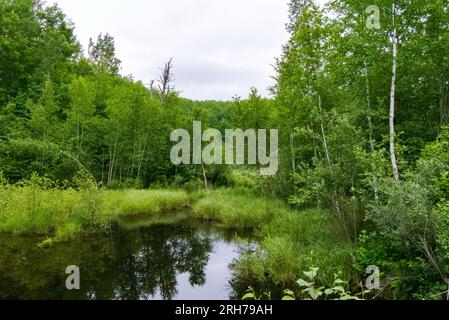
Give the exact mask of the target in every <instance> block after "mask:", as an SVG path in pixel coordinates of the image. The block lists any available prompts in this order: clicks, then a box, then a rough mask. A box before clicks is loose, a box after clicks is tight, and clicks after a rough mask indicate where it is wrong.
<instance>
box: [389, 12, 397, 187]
mask: <svg viewBox="0 0 449 320" xmlns="http://www.w3.org/2000/svg"><path fill="white" fill-rule="evenodd" d="M392 42H393V66H392V75H391V90H390V158H391V167H392V171H393V177H394V180H396V181H398V180H399V170H398V164H397V160H396V151H395V131H394V113H395V112H394V109H395V94H396V66H397V65H396V64H397V50H398V48H397V46H398V35H397V30H396V8H395V5H394V4H393V33H392Z"/></svg>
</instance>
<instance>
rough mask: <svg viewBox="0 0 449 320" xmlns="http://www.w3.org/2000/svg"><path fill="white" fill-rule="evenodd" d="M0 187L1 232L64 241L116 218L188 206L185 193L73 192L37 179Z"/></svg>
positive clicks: (161, 191) (138, 191)
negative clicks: (48, 236)
mask: <svg viewBox="0 0 449 320" xmlns="http://www.w3.org/2000/svg"><path fill="white" fill-rule="evenodd" d="M36 180H37V178H35V181H32V182H28V183H26V184H22V185H14V186H12V185H5V184H3V185H0V194H1V197H0V231H4V232H5V231H6V232H15V233H39V234H52V235H54V236H55V237H56V238H59V239H66V238H70V237H72V236H74V235H75V234H78V233H80V232H82V231H83V230H86V229H87V228H89V227H96V228H98V227H100V228H101V227H104V226H106V225H107V222H108V221H109V220H110V219H113V218H115V217H118V216H126V215H138V214H156V213H160V212H162V211H165V210H173V209H177V208H183V207H186V206H188V204H189V199H188V196H187V194H186V192H184V191H171V190H122V191H110V190H96V189H86V190H75V189H71V188H69V189H59V188H57V187H53V186H42V183H41V182H42V181H41V180H37V181H36Z"/></svg>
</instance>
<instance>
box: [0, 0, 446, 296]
mask: <svg viewBox="0 0 449 320" xmlns="http://www.w3.org/2000/svg"><path fill="white" fill-rule="evenodd" d="M373 6H374V7H373ZM367 8H370V9H369V10H367ZM254 14H256V13H254ZM376 15H378V16H379V17H380V24H378V25H376V24H375V23H374V24H373V21H374V22H376V21H375V20H376ZM74 28H75V25H74V23H73V22H72V21H70V20H69V19H68V18H67V16H66V15H65V14H64V12H62V10H61V9H60V8H58V6H56V5H53V6H49V5H46V4H45V3H44V2H43V1H41V0H0V299H2V298H31V299H35V298H46V297H49V298H73V296H67V293H65V292H64V290H62V289H61V288H59V289H58V290H56V289H55V291H52V292H48V290H49V289H48V288H47V289H45V286H43V285H42V281H43V282H45V283H51V286H50V288H52V287H54V286H57V284H58V283H59V282H60V278H61V277H62V278H64V277H65V276H66V275H65V274H64V272H63V271H64V270H63V271H62V276H60V275H58V277H60V278H57V279H56V280H55V279H53V278H52V276H49V274H48V273H50V271H47V273H45V277H46V278H48V279H47V280H48V281H47V280H42V279H41V280H38V279H35V278H33V276H32V275H31V271H29V272H28V269H27V268H31V267H32V266H31V265H30V262H29V261H28V262H23V261H22V262H21V260H20V259H21V256H22V255H26V254H32V255H33V256H36V255H37V253H36V251H35V250H39V251H38V252H41V255H42V257H41V258H39V259H41V260H39V261H45V268H46V269H47V270H53V269H52V268H54V269H55V270H56V269H57V268H59V267H60V269H61V268H64V269H65V266H66V265H70V264H77V263H78V264H79V265H80V267H81V269H82V266H83V265H88V266H90V267H92V268H93V269H95V268H98V272H102V271H101V270H102V268H103V267H101V266H103V264H104V265H107V263H106V262H104V261H109V260H104V259H113V260H114V265H120V266H122V267H123V269H120V268H118V269H117V270H121V271H117V270H115V269H114V270H115V271H114V272H113V273H112V274H114V275H116V278H115V279H116V280H114V281H117V287H121V288H122V291H123V295H121V296H120V298H123V299H141V298H142V297H146V296H144V295H143V294H149V295H151V294H153V293H154V292H155V290H156V289H155V287H156V284H155V283H156V282H158V281H159V282H160V285H159V286H160V294H161V297H162V298H164V299H171V298H173V297H174V296H175V295H176V290H175V289H174V287H175V284H176V279H175V278H176V274H177V273H182V272H187V271H189V270H190V271H189V272H190V274H191V276H190V278H189V279H190V283H191V284H192V286H193V284H196V285H202V284H204V282H205V281H206V279H205V278H204V272H205V271H204V263H205V261H207V252H209V251H210V246H211V243H210V242H207V241H206V240H204V238H203V237H202V236H198V237H197V236H192V235H191V234H190V233H189V232H187V231H185V232H184V231H182V230H184V229H177V231H175V230H174V229H173V230H172V229H167V230H170V232H168V231H167V232H166V233H164V235H165V234H166V236H167V237H168V239H171V240H170V241H171V242H170V243H171V244H170V246H169V248H165V247H164V250H165V249H167V250H165V251H164V250H162V249H161V248H162V247H161V246H164V243H165V242H164V241H158V239H156V238H153V237H155V236H153V235H151V234H146V233H145V232H144V231H143V229H138V227H136V226H135V225H133V224H135V223H137V222H136V219H142V218H144V220H145V223H147V224H148V226H149V225H151V228H153V229H151V230H165V229H161V228H162V227H161V226H162V225H165V226H166V227H167V228H170V226H171V225H173V224H174V223H175V224H176V223H179V219H178V218H179V217H178V215H177V213H176V212H179V211H182V212H185V214H186V216H187V217H188V219H192V220H194V222H192V223H194V224H195V228H196V225H197V224H200V225H201V228H203V227H204V226H205V225H207V226H208V227H211V228H219V229H220V230H224V231H223V232H225V233H226V236H225V239H228V238H227V237H233V236H232V235H236V237H237V238H238V239H237V240H236V241H237V242H242V243H245V242H246V245H245V244H244V245H243V247H244V248H242V249H241V251H242V252H241V253H240V254H239V256H238V257H237V258H235V259H233V261H232V263H231V265H230V270H229V273H230V274H231V275H232V279H231V281H230V282H231V283H232V288H233V289H234V294H233V295H232V297H231V298H235V299H281V298H283V299H314V300H315V299H394V300H404V299H406V300H407V299H428V300H442V299H444V300H446V299H449V54H448V52H449V1H447V0H433V1H425V0H415V1H410V0H369V1H367V0H330V1H329V3H328V5H327V6H325V7H323V6H320V5H318V4H317V3H316V1H314V0H289V20H288V21H286V28H287V30H288V32H289V40H288V42H287V43H286V44H285V45H284V46H283V47H282V55H281V56H279V57H277V58H276V60H275V61H273V64H274V70H273V74H274V76H275V85H273V86H272V87H271V88H270V93H271V96H270V97H263V96H262V95H261V94H260V93H259V91H258V90H257V89H256V88H254V87H253V88H248V95H247V96H246V97H239V96H235V97H234V98H233V99H232V100H231V101H218V100H217V101H195V100H190V99H187V98H185V97H183V96H182V93H180V92H178V91H177V90H176V87H175V81H174V79H175V75H176V73H175V71H176V68H175V67H176V57H173V59H170V57H167V62H166V64H165V65H164V66H161V74H160V75H159V76H157V75H156V76H155V79H154V81H152V82H151V83H143V82H142V81H139V80H138V79H134V77H133V76H132V75H129V76H124V75H122V74H121V73H120V70H121V69H120V68H121V67H120V66H121V61H120V59H119V58H120V57H117V56H116V52H115V42H114V37H113V36H112V35H110V34H100V35H98V36H95V37H93V38H92V39H91V41H90V43H89V47H88V48H86V49H87V50H86V51H87V54H84V53H83V52H84V51H83V48H82V47H81V45H80V43H79V41H78V40H77V38H76V36H75V31H74ZM195 121H201V123H202V126H203V129H206V128H216V129H217V130H219V131H220V132H221V133H222V134H223V137H224V133H225V130H226V129H235V128H241V129H242V130H247V129H253V130H256V131H257V130H259V129H265V130H267V131H269V130H270V129H277V130H279V168H278V170H277V173H276V174H275V175H272V176H263V175H260V174H259V169H260V165H248V164H246V165H238V164H222V165H219V164H212V165H206V164H178V165H175V164H173V163H172V162H171V161H170V152H171V149H172V147H173V145H174V143H173V142H172V141H171V140H170V135H171V133H172V132H173V130H176V129H178V128H183V129H186V130H187V131H189V133H190V135H191V136H192V135H193V132H192V130H193V127H192V124H193V123H194V122H195ZM149 218H151V219H149ZM116 220H124V221H126V222H125V224H127V226H128V227H129V228H131V229H132V228H137V229H138V230H140V231H138V232H139V234H140V237H143V238H144V239H145V240H142V241H145V245H144V248H147V249H148V250H150V251H151V250H155V251H154V252H158V256H157V257H156V256H153V257H152V259H159V260H161V261H163V264H164V265H165V266H168V265H170V266H171V267H170V268H169V269H170V271H169V272H168V271H167V274H164V275H160V277H159V278H158V279H156V280H155V278H154V279H153V278H151V277H152V275H156V274H158V270H153V269H151V270H147V271H145V270H146V269H145V268H147V267H146V266H147V265H148V264H147V263H144V262H142V261H135V263H136V265H138V268H137V267H136V268H137V269H138V271H135V270H134V269H133V270H134V271H130V270H129V264H127V263H128V262H127V261H129V259H135V255H132V254H131V252H137V251H138V249H137V248H136V243H135V241H137V240H136V239H134V238H133V239H134V240H133V241H134V242H132V243H130V244H128V245H127V246H126V247H125V246H124V247H123V248H120V247H119V246H118V245H117V244H114V246H113V247H112V248H109V247H108V244H107V243H108V241H107V235H108V234H110V233H113V234H117V233H118V234H120V232H118V231H117V230H116V226H115V224H114V221H116ZM150 220H151V221H150ZM174 220H176V221H174ZM130 225H132V226H130ZM181 225H182V223H181ZM137 229H136V230H137ZM133 230H134V229H133ZM180 230H181V231H180ZM195 230H196V229H195ZM208 230H209V229H208ZM161 232H162V231H161ZM164 232H165V231H164ZM207 232H209V231H207ZM207 232H206V234H208V233H207ZM174 233H176V236H174V235H173V234H174ZM92 234H95V237H100V238H99V239H101V240H98V241H91V242H92V245H95V244H94V242H96V243H97V244H102V245H103V247H101V248H102V249H101V252H102V253H101V254H104V257H106V258H104V259H103V258H99V257H95V259H94V258H93V257H92V256H88V257H87V258H86V257H84V258H83V256H81V255H77V256H76V257H75V258H74V259H75V260H76V261H75V262H71V261H70V259H69V258H68V256H69V254H68V253H67V252H68V250H69V249H64V248H69V247H70V245H69V243H70V242H71V241H72V242H73V241H75V242H76V243H78V242H79V243H80V247H81V248H84V247H85V246H88V244H89V243H90V242H86V241H82V239H85V238H87V239H93V238H89V237H94V236H93V235H92ZM99 234H101V235H99ZM247 234H250V235H249V236H247ZM121 237H122V238H126V237H124V236H123V235H122V236H121ZM30 239H31V240H30ZM95 239H97V238H95ZM139 239H140V238H139ZM126 241H128V240H126ZM139 241H140V240H139ZM167 241H168V240H167ZM204 241H206V243H205V242H204ZM226 241H227V240H226ZM18 243H21V244H20V245H19V244H18ZM24 243H25V244H24ZM185 243H187V244H188V246H190V247H189V248H186V247H185V245H186V244H185ZM165 245H166V244H165ZM13 246H14V248H16V249H14V250H16V251H17V250H18V252H19V253H17V254H15V253H14V252H15V251H11V250H12V249H11V248H13ZM200 247H201V249H199V248H200ZM17 248H21V249H17ZM106 248H108V249H106ZM151 248H152V249H151ZM155 248H157V249H155ZM195 248H196V249H195ZM205 248H206V249H205ZM45 250H55V252H57V253H58V254H60V256H61V261H63V262H61V261H59V260H57V259H56V258H51V255H50V254H47V253H45ZM83 250H84V249H83ZM108 250H109V251H108ZM125 250H128V251H129V253H128V252H125ZM204 250H206V253H205V252H204ZM208 250H209V251H208ZM86 251H88V250H87V249H86ZM111 252H112V253H111ZM151 252H153V251H151ZM111 257H114V258H111ZM175 258H176V259H175ZM83 259H86V260H83ZM53 260H54V261H53ZM174 260H176V261H178V262H177V263H176V264H175V263H174V262H173V261H174ZM50 261H53V262H54V264H53V265H52V266H50V265H51V263H52V262H50ZM66 261H67V263H65V262H66ZM59 264H61V266H59ZM62 264H64V266H62ZM55 265H58V267H56V266H55ZM125 266H126V268H125ZM370 266H371V267H372V266H375V270H377V271H376V272H377V274H376V275H378V278H379V279H378V282H379V283H378V284H377V286H374V287H370V288H367V287H366V283H365V280H366V278H367V277H368V276H369V274H367V268H369V267H370ZM43 268H44V267H43ZM125 269H126V270H125ZM61 270H62V269H61ZM123 270H125V271H126V272H136V274H137V276H136V278H135V279H133V280H132V281H131V280H128V278H126V279H125V278H123V277H122V276H121V274H124V272H125V271H123ZM103 271H104V270H103ZM54 272H57V271H54ZM81 272H83V271H81ZM84 272H87V271H84ZM151 272H153V273H152V275H150V273H151ZM81 274H83V273H81ZM109 276H111V273H110V274H109ZM89 277H90V278H92V275H91V274H89ZM130 277H131V276H130ZM155 277H156V276H155ZM50 278H52V279H50ZM62 278H61V279H62ZM87 278H88V277H87V276H86V279H87ZM139 279H140V280H139ZM141 279H144V280H141ZM304 279H305V280H304ZM46 281H47V282H46ZM58 281H59V282H58ZM127 281H129V282H132V283H134V284H135V286H132V285H131V286H128V282H127ZM141 281H143V282H142V283H143V284H142V283H141ZM110 282H111V281H110ZM174 282H175V283H174ZM55 283H56V284H55ZM61 283H63V282H61ZM92 283H93V284H89V286H91V287H88V288H87V287H84V288H82V289H81V292H78V293H76V297H75V298H82V299H86V298H95V297H99V298H107V299H112V298H116V296H114V295H116V293H114V292H115V291H114V288H113V285H114V284H112V282H111V284H110V286H111V287H108V288H103V287H101V286H104V284H101V285H100V284H99V283H100V281H98V284H95V283H96V282H95V281H94V280H92ZM97 285H98V286H100V287H96V286H97ZM61 286H62V285H61ZM86 286H87V284H86ZM140 286H142V287H140ZM128 287H131V288H134V289H132V290H134V291H130V290H131V289H129V288H128ZM136 287H138V288H137V289H135V288H136ZM127 288H128V289H127ZM46 290H47V291H46ZM92 292H95V294H94V295H93V296H92Z"/></svg>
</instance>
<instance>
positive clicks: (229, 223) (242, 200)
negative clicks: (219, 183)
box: [193, 189, 283, 229]
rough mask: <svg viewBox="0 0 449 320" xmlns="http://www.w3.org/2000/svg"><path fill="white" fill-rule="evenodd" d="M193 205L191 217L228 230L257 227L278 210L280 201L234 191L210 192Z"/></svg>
mask: <svg viewBox="0 0 449 320" xmlns="http://www.w3.org/2000/svg"><path fill="white" fill-rule="evenodd" d="M203 196H204V197H203V198H202V199H201V200H199V201H198V202H197V203H196V204H195V205H194V206H193V212H194V215H195V217H197V218H199V219H202V220H210V221H216V222H218V223H220V224H222V225H223V226H224V227H226V228H229V229H257V228H260V227H261V226H262V225H263V224H265V223H268V222H269V221H271V220H272V219H273V218H274V217H275V216H276V215H277V214H280V212H282V210H283V209H282V208H283V205H282V203H281V202H280V201H277V200H272V199H267V198H261V197H257V196H254V195H252V194H250V193H244V192H238V191H236V190H229V189H219V190H214V191H210V192H208V193H206V194H204V195H203Z"/></svg>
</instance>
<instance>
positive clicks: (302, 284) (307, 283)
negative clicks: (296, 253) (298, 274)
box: [296, 279, 313, 287]
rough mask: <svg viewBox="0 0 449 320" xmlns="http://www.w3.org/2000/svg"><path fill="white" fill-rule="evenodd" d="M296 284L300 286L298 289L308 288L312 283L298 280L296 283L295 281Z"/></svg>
mask: <svg viewBox="0 0 449 320" xmlns="http://www.w3.org/2000/svg"><path fill="white" fill-rule="evenodd" d="M296 283H297V284H298V285H299V286H300V287H310V286H312V285H313V282H307V281H305V280H303V279H298V281H296Z"/></svg>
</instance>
